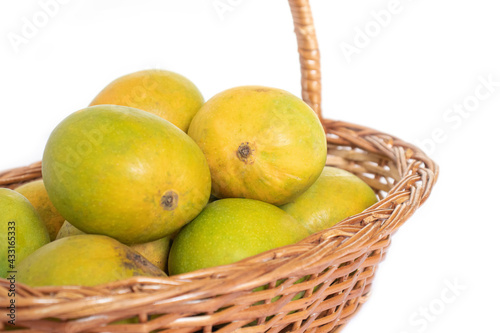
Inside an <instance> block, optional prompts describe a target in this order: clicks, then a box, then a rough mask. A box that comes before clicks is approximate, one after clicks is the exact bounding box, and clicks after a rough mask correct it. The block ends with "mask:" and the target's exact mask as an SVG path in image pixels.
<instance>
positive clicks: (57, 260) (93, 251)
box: [17, 235, 166, 287]
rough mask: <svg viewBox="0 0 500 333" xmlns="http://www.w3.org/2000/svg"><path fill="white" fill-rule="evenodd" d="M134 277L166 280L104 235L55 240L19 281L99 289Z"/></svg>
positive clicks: (25, 265)
mask: <svg viewBox="0 0 500 333" xmlns="http://www.w3.org/2000/svg"><path fill="white" fill-rule="evenodd" d="M134 276H152V277H165V276H166V274H165V272H163V271H162V270H161V269H159V268H158V267H156V266H154V265H153V264H152V263H150V262H149V261H148V260H146V259H145V258H144V257H143V256H141V255H140V254H139V253H137V252H136V251H134V250H132V249H131V248H130V247H128V246H126V245H124V244H122V243H120V242H118V241H117V240H115V239H113V238H111V237H107V236H102V235H77V236H69V237H65V238H62V239H58V240H55V241H53V242H51V243H49V244H47V245H45V246H43V247H41V248H39V249H38V250H37V251H35V252H33V253H32V254H31V255H29V256H28V257H26V258H25V259H24V260H23V261H22V262H21V263H20V264H19V266H18V268H17V281H19V282H21V283H25V284H27V285H29V286H32V287H38V286H63V285H79V286H95V285H99V284H103V283H108V282H113V281H118V280H122V279H126V278H129V277H134Z"/></svg>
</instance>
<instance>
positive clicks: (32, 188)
mask: <svg viewBox="0 0 500 333" xmlns="http://www.w3.org/2000/svg"><path fill="white" fill-rule="evenodd" d="M15 191H16V192H19V193H21V194H22V195H23V196H24V197H25V198H26V199H28V200H29V202H30V203H31V204H32V205H33V207H35V210H36V211H37V212H38V214H39V215H40V218H41V219H42V222H43V223H44V224H45V226H46V227H47V230H48V231H49V236H50V240H51V241H53V240H54V239H56V236H57V233H58V232H59V229H60V228H61V226H62V224H63V223H64V217H62V215H61V214H60V213H59V212H58V211H57V209H56V207H54V205H53V204H52V202H51V201H50V199H49V195H48V194H47V190H46V189H45V186H44V185H43V180H41V179H39V180H35V181H31V182H29V183H26V184H23V185H21V186H19V187H17V188H16V189H15Z"/></svg>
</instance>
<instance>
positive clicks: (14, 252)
mask: <svg viewBox="0 0 500 333" xmlns="http://www.w3.org/2000/svg"><path fill="white" fill-rule="evenodd" d="M0 228H1V229H0V277H2V278H5V277H6V276H7V272H8V271H15V270H16V269H17V266H18V263H19V262H21V261H22V260H23V259H24V258H25V257H27V256H28V255H29V254H31V253H32V252H34V251H35V250H37V249H38V248H40V247H41V246H43V245H45V244H47V243H49V242H50V238H49V232H48V231H47V228H46V227H45V225H44V223H43V222H42V220H41V218H40V216H39V215H38V213H37V212H36V210H35V208H34V207H33V205H32V204H31V203H30V202H29V201H28V199H26V198H25V197H24V196H23V195H22V194H20V193H18V192H16V191H13V190H10V189H7V188H0Z"/></svg>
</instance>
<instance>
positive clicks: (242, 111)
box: [188, 86, 326, 205]
mask: <svg viewBox="0 0 500 333" xmlns="http://www.w3.org/2000/svg"><path fill="white" fill-rule="evenodd" d="M188 134H189V136H191V137H192V138H193V139H194V141H196V143H197V144H198V145H199V146H200V148H201V150H203V152H204V153H205V156H206V157H207V161H208V165H209V166H210V172H211V176H212V194H213V195H214V196H215V197H217V198H248V199H256V200H261V201H265V202H268V203H271V204H275V205H282V204H285V203H287V202H290V201H291V200H292V199H293V198H295V197H297V196H298V195H300V194H301V193H303V192H304V191H305V190H306V189H307V188H308V187H309V186H311V185H312V183H314V181H315V180H316V179H317V178H318V177H319V175H320V173H321V171H322V170H323V167H324V166H325V161H326V136H325V132H324V130H323V127H322V125H321V122H320V121H319V119H318V117H317V116H316V114H315V113H314V111H313V110H312V109H311V108H310V107H309V106H308V105H307V104H306V103H305V102H304V101H302V100H301V99H300V98H298V97H296V96H294V95H293V94H291V93H289V92H286V91H284V90H281V89H277V88H268V87H261V86H243V87H236V88H232V89H228V90H225V91H223V92H220V93H218V94H217V95H215V96H214V97H212V98H211V99H209V100H208V101H207V102H206V103H205V104H204V105H203V106H202V107H201V109H200V110H199V111H198V113H197V114H196V115H195V116H194V118H193V120H192V122H191V125H190V127H189V131H188Z"/></svg>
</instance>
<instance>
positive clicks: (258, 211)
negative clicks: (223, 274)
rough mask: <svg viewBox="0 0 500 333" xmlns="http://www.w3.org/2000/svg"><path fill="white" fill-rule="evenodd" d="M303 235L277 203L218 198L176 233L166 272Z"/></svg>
mask: <svg viewBox="0 0 500 333" xmlns="http://www.w3.org/2000/svg"><path fill="white" fill-rule="evenodd" d="M306 236H308V233H307V230H306V228H304V227H303V226H302V225H300V224H299V223H298V222H297V221H295V219H294V218H293V217H291V216H290V215H289V214H287V213H285V212H284V211H283V210H281V209H279V208H278V207H276V206H273V205H271V204H268V203H265V202H262V201H258V200H253V199H221V200H217V201H215V202H212V203H210V204H208V205H207V207H206V208H205V209H204V210H203V211H202V212H201V213H200V215H198V216H197V217H196V218H195V219H194V220H193V221H191V222H190V223H189V224H187V225H186V226H185V227H184V228H182V229H181V231H180V232H179V233H178V234H177V235H176V237H175V238H174V241H173V243H172V247H171V249H170V255H169V258H168V272H169V274H170V275H175V274H181V273H186V272H191V271H195V270H198V269H202V268H207V267H214V266H219V265H226V264H230V263H234V262H236V261H238V260H241V259H244V258H247V257H250V256H253V255H256V254H258V253H261V252H264V251H267V250H271V249H274V248H277V247H280V246H285V245H289V244H294V243H296V242H298V241H300V240H302V239H303V238H305V237H306Z"/></svg>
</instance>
